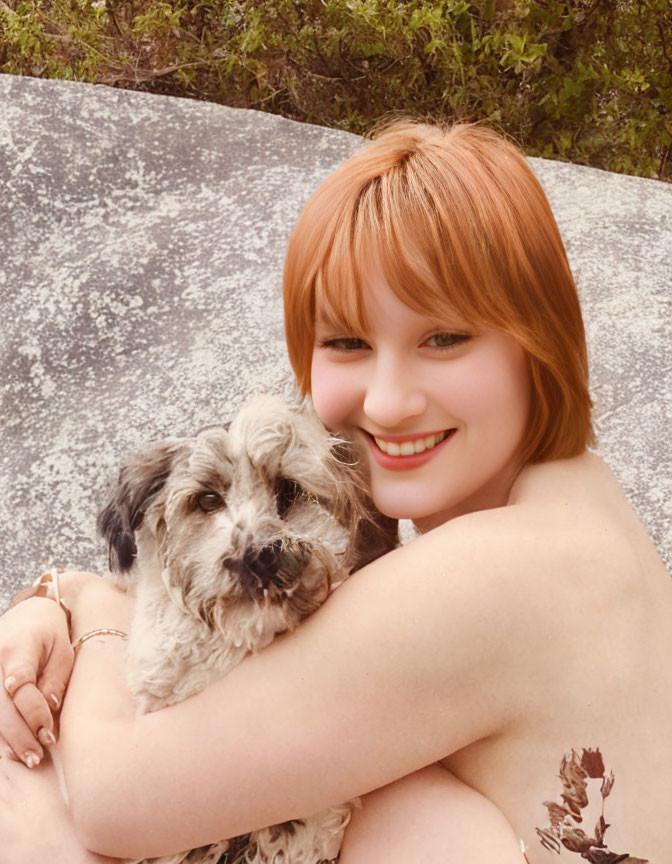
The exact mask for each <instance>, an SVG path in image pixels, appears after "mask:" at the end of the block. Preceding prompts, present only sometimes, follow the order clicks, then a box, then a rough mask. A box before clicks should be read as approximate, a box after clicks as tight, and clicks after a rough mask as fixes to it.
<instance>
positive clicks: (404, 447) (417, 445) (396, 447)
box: [373, 430, 450, 456]
mask: <svg viewBox="0 0 672 864" xmlns="http://www.w3.org/2000/svg"><path fill="white" fill-rule="evenodd" d="M448 431H450V430H448ZM448 431H446V432H439V434H438V435H428V436H427V437H426V438H418V439H417V440H416V441H404V442H403V443H402V444H399V443H397V442H396V441H383V440H382V439H381V438H376V437H375V436H374V439H373V440H374V441H375V442H376V444H377V445H378V447H379V448H380V449H381V450H382V451H383V453H387V455H388V456H412V455H413V453H423V452H424V451H425V450H431V449H432V447H436V445H437V444H440V443H441V441H443V439H444V438H445V437H446V436H447V435H448Z"/></svg>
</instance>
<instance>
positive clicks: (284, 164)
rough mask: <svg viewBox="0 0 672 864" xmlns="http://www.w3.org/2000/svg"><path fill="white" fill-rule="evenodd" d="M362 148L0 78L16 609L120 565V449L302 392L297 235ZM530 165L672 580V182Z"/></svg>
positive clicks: (218, 115) (295, 128) (251, 116)
mask: <svg viewBox="0 0 672 864" xmlns="http://www.w3.org/2000/svg"><path fill="white" fill-rule="evenodd" d="M361 144H362V142H361V139H359V138H357V137H356V136H353V135H349V134H347V133H343V132H338V131H333V130H328V129H323V128H319V127H315V126H308V125H302V124H298V123H294V122H291V121H288V120H284V119H282V118H278V117H273V116H270V115H266V114H262V113H259V112H254V111H242V110H235V109H229V108H225V107H221V106H216V105H211V104H205V103H200V102H196V101H188V100H181V99H171V98H165V97H160V96H152V95H148V94H141V93H133V92H129V91H122V90H114V89H109V88H106V87H93V86H90V85H85V84H78V83H71V82H60V81H42V80H36V79H29V78H18V77H11V76H0V189H1V197H0V236H1V237H2V249H3V251H2V262H1V263H0V328H1V329H0V333H1V336H2V338H1V342H0V344H1V350H2V377H1V380H0V424H1V428H0V488H1V489H2V495H1V496H0V605H4V603H5V602H6V599H7V597H8V595H9V594H10V593H11V592H12V591H13V590H14V589H15V587H16V586H18V585H19V584H22V583H25V581H26V580H27V579H29V578H32V577H33V575H35V574H36V573H38V572H39V571H40V569H41V568H43V567H44V566H46V565H48V564H51V563H52V562H55V563H58V564H60V565H62V566H78V567H87V568H90V567H94V568H102V567H103V565H104V554H103V553H104V550H103V548H102V546H101V544H100V543H99V541H97V540H96V538H95V528H94V522H95V514H96V512H97V509H98V507H99V505H100V502H101V501H102V500H103V498H104V496H105V494H106V490H107V488H108V484H109V483H110V481H111V479H112V478H113V476H114V475H115V473H116V468H117V465H118V463H119V460H120V458H121V457H122V456H123V455H124V454H126V453H128V452H129V451H130V450H132V449H134V448H137V447H138V446H140V445H141V444H142V443H143V442H144V441H145V440H147V439H152V438H157V437H161V436H164V435H168V434H178V435H179V434H187V433H191V432H193V431H194V430H196V429H198V428H200V427H202V426H206V425H212V424H215V423H218V422H221V421H222V420H226V419H227V418H229V417H230V416H231V415H232V414H233V413H234V412H235V410H236V408H237V406H238V405H239V404H240V403H241V402H242V401H243V400H244V399H245V398H246V396H247V395H248V394H251V393H256V392H262V391H268V390H287V391H288V390H289V389H290V388H291V375H290V371H289V365H288V362H287V359H286V352H285V348H284V343H283V335H282V310H281V302H280V286H281V275H282V261H283V254H284V250H285V246H286V242H287V238H288V235H289V232H290V230H291V227H292V225H293V223H294V221H295V219H296V217H297V215H298V213H299V211H300V209H301V207H302V205H303V204H304V203H305V201H306V200H307V199H308V197H309V196H310V194H311V192H312V191H313V190H314V189H315V188H316V186H317V185H318V184H319V182H320V181H321V180H322V179H323V178H324V177H325V176H326V175H327V174H329V173H330V171H332V170H333V168H334V167H335V166H336V165H338V164H339V163H340V162H342V161H343V160H344V159H346V158H347V157H348V156H349V155H351V154H352V153H353V152H355V151H356V150H357V149H358V148H359V147H360V146H361ZM533 165H534V169H535V171H537V173H538V175H539V177H540V178H541V181H542V182H543V184H544V186H545V188H546V190H547V192H548V194H549V197H550V199H551V203H552V205H553V207H554V210H555V212H556V214H557V217H558V221H559V223H560V227H561V230H562V232H563V235H564V237H565V240H566V243H567V247H568V250H569V255H570V259H571V262H572V266H573V269H574V272H575V274H576V276H577V278H578V282H579V286H580V291H581V295H582V299H583V303H584V309H585V316H586V322H587V327H588V334H589V342H590V354H591V362H592V370H593V377H592V381H593V392H594V395H595V403H596V413H597V419H598V428H599V433H600V440H601V449H602V452H603V454H604V455H605V457H606V458H607V460H608V461H609V463H610V464H611V465H612V466H613V468H614V470H615V471H616V474H617V475H618V477H619V478H620V479H621V481H622V483H623V485H624V486H625V488H626V490H627V493H628V495H629V496H630V498H631V500H632V502H633V505H634V507H635V509H636V510H637V511H638V513H639V514H640V516H641V517H642V519H643V520H644V522H645V524H646V525H647V527H648V529H649V530H650V532H651V534H652V536H653V537H654V540H655V542H656V544H657V545H658V548H659V549H660V551H661V553H662V554H663V555H664V557H665V559H666V561H667V563H668V565H669V564H670V562H672V536H671V531H670V515H671V510H672V505H671V503H670V502H671V501H672V465H671V459H670V435H669V429H670V426H671V423H670V419H671V418H670V411H671V408H670V406H671V405H672V384H671V376H670V359H669V357H670V350H669V349H670V346H671V345H672V339H671V321H672V309H671V305H672V299H671V297H672V263H671V256H670V250H671V249H672V188H671V187H669V186H666V185H664V184H662V183H658V182H656V181H651V180H640V179H636V178H632V177H624V176H618V175H615V174H609V173H605V172H602V171H597V170H593V169H588V168H582V167H577V166H572V165H565V164H560V163H554V162H548V161H542V160H533Z"/></svg>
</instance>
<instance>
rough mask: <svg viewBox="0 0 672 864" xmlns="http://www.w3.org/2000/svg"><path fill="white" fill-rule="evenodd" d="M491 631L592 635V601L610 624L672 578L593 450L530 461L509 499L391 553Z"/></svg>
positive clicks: (540, 636) (528, 639)
mask: <svg viewBox="0 0 672 864" xmlns="http://www.w3.org/2000/svg"><path fill="white" fill-rule="evenodd" d="M394 555H395V556H398V561H399V564H400V565H401V567H402V568H404V569H407V570H409V571H410V572H413V573H414V574H416V576H415V578H420V579H423V580H425V582H426V583H431V584H432V588H431V590H432V591H434V592H436V593H435V596H436V597H437V598H438V597H442V598H444V600H445V602H446V603H450V604H453V603H458V604H459V605H460V608H461V612H462V614H464V615H469V616H470V617H472V622H473V621H474V619H478V620H480V621H484V620H487V619H488V618H489V619H490V624H491V626H492V628H493V629H492V631H491V632H492V636H493V638H495V637H496V635H497V634H499V635H500V637H501V638H504V637H506V639H507V640H509V641H512V642H513V644H514V645H515V644H516V643H518V644H519V645H520V646H521V647H522V646H524V645H527V646H529V645H531V644H536V645H537V646H538V648H539V649H540V650H539V651H536V650H535V652H531V654H530V657H529V662H531V663H534V662H540V663H543V662H545V660H546V658H545V657H544V650H545V647H548V649H549V650H551V646H552V645H553V644H554V638H553V636H554V635H557V637H558V638H560V637H561V636H562V638H563V639H564V640H567V639H568V638H572V635H573V634H576V637H577V639H585V638H589V637H590V636H591V635H592V634H591V632H590V630H589V629H587V628H586V626H585V625H586V615H587V614H590V613H589V610H591V609H593V610H597V609H599V615H600V619H601V620H602V621H605V622H610V623H611V624H612V625H613V623H614V622H615V620H616V618H622V617H623V615H624V614H626V613H628V610H629V613H630V614H632V612H633V610H636V609H637V608H640V609H641V608H642V607H643V605H645V604H646V603H647V602H649V601H650V599H651V597H652V596H653V595H656V596H657V595H658V593H660V595H661V596H663V595H665V594H666V593H667V594H670V593H671V585H670V580H669V578H667V575H666V574H665V571H664V567H663V565H662V563H661V561H660V559H659V557H658V555H657V553H656V551H655V549H654V548H653V545H652V543H651V541H650V540H649V538H648V537H647V535H646V531H645V530H644V528H643V527H642V525H641V523H640V522H639V520H638V519H637V517H636V516H635V514H634V513H633V511H632V509H631V508H630V506H629V504H628V502H627V500H626V498H625V495H624V494H623V492H622V490H621V489H620V487H619V485H618V483H617V482H616V480H615V479H614V477H613V475H612V474H611V472H610V471H609V469H608V468H607V467H606V465H605V464H604V463H603V462H602V460H600V459H599V458H598V457H597V456H593V455H591V454H585V455H584V456H582V457H577V458H576V459H571V460H563V461H558V462H554V463H547V464H544V465H538V466H531V468H529V469H526V471H525V472H524V473H523V474H521V477H520V478H519V482H517V484H516V486H515V487H514V490H513V492H512V496H511V501H510V503H509V505H508V506H506V507H502V508H497V509H493V510H486V511H480V512H477V513H472V514H469V515H468V516H464V517H460V518H457V519H453V520H452V521H451V522H449V523H446V524H444V525H442V526H440V527H438V528H436V529H434V530H433V531H430V532H428V533H427V534H425V535H423V536H422V537H419V538H418V539H417V540H415V541H413V542H412V543H411V544H409V545H408V546H407V547H404V548H403V549H402V550H398V551H397V552H395V553H394Z"/></svg>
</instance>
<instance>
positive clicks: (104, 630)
mask: <svg viewBox="0 0 672 864" xmlns="http://www.w3.org/2000/svg"><path fill="white" fill-rule="evenodd" d="M94 636H119V637H120V638H121V639H128V633H124V631H123V630H115V629H114V627H100V628H99V629H98V630H89V632H88V633H84V635H83V636H80V637H79V639H75V641H74V642H73V643H72V647H73V649H74V650H75V651H76V650H77V649H78V648H79V646H80V645H83V644H84V642H88V641H89V639H93V637H94Z"/></svg>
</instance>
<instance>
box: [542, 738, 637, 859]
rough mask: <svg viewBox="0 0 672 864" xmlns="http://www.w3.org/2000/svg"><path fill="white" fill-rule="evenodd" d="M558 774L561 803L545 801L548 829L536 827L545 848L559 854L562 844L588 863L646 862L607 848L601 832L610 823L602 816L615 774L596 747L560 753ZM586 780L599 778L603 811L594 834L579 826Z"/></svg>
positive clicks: (585, 798)
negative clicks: (565, 753) (563, 754)
mask: <svg viewBox="0 0 672 864" xmlns="http://www.w3.org/2000/svg"><path fill="white" fill-rule="evenodd" d="M558 776H559V777H560V780H561V782H562V795H561V796H560V797H561V798H562V803H561V804H557V803H556V802H555V801H544V807H546V808H547V810H548V818H549V820H550V823H551V824H550V825H549V826H548V828H537V829H536V831H537V834H538V835H539V839H540V840H541V845H542V846H543V847H544V848H545V849H548V850H549V852H557V853H558V855H559V854H560V851H561V849H562V847H563V846H564V847H565V849H568V850H569V851H570V852H578V854H579V855H580V856H581V857H582V858H583V859H584V860H585V861H589V862H590V864H649V862H648V861H645V860H644V859H643V858H633V857H632V856H631V855H629V854H628V853H627V852H626V853H624V854H619V853H618V852H610V851H609V849H607V846H606V844H605V842H604V835H605V832H606V830H607V828H608V827H609V823H608V822H606V820H605V818H604V802H605V800H606V799H607V797H608V796H609V793H610V792H611V790H612V788H613V786H614V774H613V772H612V771H610V772H609V775H608V776H607V774H606V772H605V769H604V762H603V760H602V754H601V753H600V750H599V748H596V749H595V750H586V749H584V750H583V753H582V755H581V756H579V754H578V753H577V752H576V751H575V750H572V752H571V753H570V754H567V755H565V756H563V759H562V762H561V763H560V774H559V775H558ZM588 779H593V780H601V781H602V785H601V786H600V794H601V795H602V813H601V814H600V818H599V819H598V820H597V824H596V825H595V828H594V831H593V835H594V836H593V837H589V836H588V834H587V833H586V832H585V831H584V830H583V829H582V828H580V827H578V826H579V825H580V824H581V823H582V822H583V818H582V815H581V811H582V810H583V809H584V808H585V807H586V806H587V805H588Z"/></svg>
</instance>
